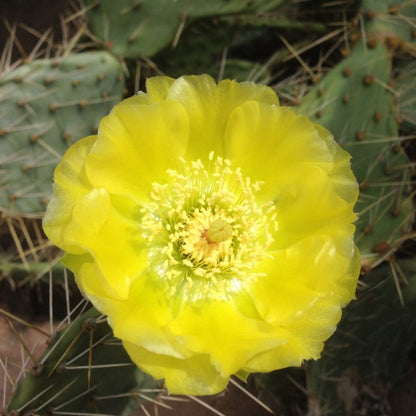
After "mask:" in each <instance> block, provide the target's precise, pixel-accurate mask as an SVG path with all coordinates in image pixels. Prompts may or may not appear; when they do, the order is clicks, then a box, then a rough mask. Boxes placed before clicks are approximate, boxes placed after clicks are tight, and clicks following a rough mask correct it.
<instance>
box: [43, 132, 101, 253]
mask: <svg viewBox="0 0 416 416" xmlns="http://www.w3.org/2000/svg"><path fill="white" fill-rule="evenodd" d="M95 140H96V136H89V137H86V138H84V139H82V140H79V141H78V142H76V143H75V144H74V145H73V146H71V147H70V148H69V149H68V150H67V152H66V153H65V156H64V157H63V158H62V160H61V162H60V163H59V165H58V166H57V168H56V169H55V173H54V180H55V184H54V189H53V191H54V192H53V195H52V198H51V201H50V202H49V204H48V207H47V209H46V212H45V216H44V218H43V228H44V230H45V233H46V235H47V236H48V237H49V239H50V240H51V241H53V242H54V243H55V244H56V245H58V246H59V247H61V248H62V249H63V250H66V251H69V252H72V253H82V252H85V250H83V249H80V247H79V246H78V245H77V244H72V242H69V241H68V240H67V238H66V230H67V227H68V225H69V223H70V222H71V221H72V218H71V217H72V211H73V208H74V206H75V205H76V204H77V202H78V201H79V200H80V199H82V198H84V197H85V196H86V195H87V194H88V193H89V192H90V191H91V189H92V187H91V184H90V183H89V181H88V178H87V177H86V175H85V171H84V164H85V160H86V158H87V155H88V153H89V151H90V149H91V147H92V146H93V144H94V143H95Z"/></svg>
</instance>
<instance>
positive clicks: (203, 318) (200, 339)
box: [169, 301, 285, 376]
mask: <svg viewBox="0 0 416 416" xmlns="http://www.w3.org/2000/svg"><path fill="white" fill-rule="evenodd" d="M169 328H170V329H171V331H172V333H173V334H174V335H175V337H176V338H177V339H179V340H180V342H181V343H183V344H184V345H186V346H187V347H188V348H189V349H190V350H191V351H194V352H195V353H199V354H208V355H210V356H211V360H212V362H213V363H214V364H215V366H216V367H217V369H218V370H219V371H220V372H221V373H222V374H224V375H226V376H230V375H231V374H234V373H236V372H237V371H238V370H239V369H241V368H242V367H243V366H244V363H245V362H246V361H247V360H248V359H249V358H251V357H252V356H253V355H255V354H256V353H258V352H259V351H265V350H269V349H271V348H273V347H276V346H277V345H280V344H282V343H284V342H285V332H284V331H281V330H279V328H276V327H273V326H271V325H269V324H267V323H266V322H264V321H262V320H257V319H249V318H247V317H246V316H245V315H242V314H241V312H240V311H239V310H238V309H237V308H236V306H235V305H234V303H233V302H232V301H228V302H227V301H223V302H221V301H218V302H209V301H208V302H205V303H202V304H201V305H198V306H196V305H185V306H184V308H183V309H182V311H181V313H180V315H179V316H178V317H177V318H176V319H175V320H174V321H173V322H172V323H171V324H170V325H169ZM237 346H238V347H237ZM236 347H237V348H236Z"/></svg>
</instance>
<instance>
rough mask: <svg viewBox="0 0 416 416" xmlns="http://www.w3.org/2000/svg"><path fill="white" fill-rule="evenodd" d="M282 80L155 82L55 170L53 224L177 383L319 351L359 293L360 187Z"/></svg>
mask: <svg viewBox="0 0 416 416" xmlns="http://www.w3.org/2000/svg"><path fill="white" fill-rule="evenodd" d="M349 159H350V157H349V155H348V153H346V152H345V151H343V150H342V149H341V148H340V147H339V146H338V145H337V144H336V143H335V142H334V140H333V138H332V136H331V134H330V133H329V132H328V131H327V130H325V129H324V128H323V127H321V126H318V125H316V124H313V123H312V122H311V121H310V120H308V119H307V118H306V117H304V116H299V115H296V113H295V112H294V110H292V109H291V108H288V107H280V106H279V103H278V98H277V97H276V95H275V93H274V92H273V90H272V89H270V88H268V87H266V86H260V85H255V84H252V83H237V82H235V81H230V80H225V81H222V82H220V83H219V84H218V85H216V84H215V82H214V81H213V79H212V78H210V77H209V76H206V75H203V76H186V77H181V78H179V79H177V80H173V79H171V78H167V77H155V78H151V79H149V80H148V81H147V93H146V94H145V93H139V94H138V95H136V96H134V97H131V98H129V99H127V100H124V101H123V102H121V103H120V104H118V105H117V106H115V108H114V109H113V110H112V112H111V113H110V114H109V115H108V116H107V117H105V118H104V119H103V120H102V121H101V123H100V126H99V130H98V134H97V135H96V136H90V137H86V138H85V139H83V140H81V141H79V142H77V143H76V144H75V145H73V146H72V147H71V148H70V149H69V150H68V151H67V153H66V154H65V155H64V156H63V158H62V161H61V162H60V163H59V165H58V167H57V168H56V171H55V187H54V194H53V197H52V200H51V202H50V204H49V206H48V209H47V211H46V215H45V218H44V228H45V231H46V233H47V235H48V236H49V238H50V239H51V241H52V242H54V243H55V244H56V245H57V246H59V247H61V248H62V249H63V250H64V251H65V252H66V254H65V256H64V259H63V261H64V263H65V265H67V266H68V267H69V268H70V269H71V270H73V271H74V273H75V276H76V279H77V282H78V284H79V286H80V288H81V289H82V291H83V292H84V293H85V295H86V296H87V297H88V298H89V299H90V300H91V301H92V302H93V303H94V305H95V306H96V307H97V308H98V309H99V310H100V311H102V312H103V313H105V314H107V315H108V319H109V322H110V324H111V326H112V328H113V329H114V333H115V335H116V336H117V337H119V338H120V339H121V340H122V341H123V345H124V347H125V348H126V350H127V351H128V353H129V354H130V356H131V358H132V360H133V361H134V362H135V363H136V364H137V365H138V366H139V367H140V368H141V369H143V370H144V371H146V372H148V373H150V374H151V375H153V376H154V377H155V378H164V379H165V383H166V385H167V388H168V389H169V391H170V392H171V393H184V394H212V393H216V392H218V391H220V390H222V389H223V388H224V387H225V386H226V384H227V382H228V380H229V377H230V376H231V375H233V374H237V375H238V376H240V377H245V376H247V375H248V374H249V373H252V372H265V371H271V370H275V369H279V368H283V367H287V366H297V365H299V364H301V362H302V360H304V359H311V358H318V357H319V355H320V352H321V350H322V348H323V342H324V341H325V340H326V339H327V338H328V337H329V336H330V335H331V334H332V333H333V331H334V330H335V327H336V325H337V323H338V321H339V319H340V316H341V308H342V306H344V305H345V304H346V303H347V302H349V301H350V300H351V299H352V298H353V297H354V291H355V286H356V281H357V276H358V273H359V256H358V252H357V249H356V248H355V245H354V242H353V234H354V226H353V224H352V223H353V222H354V220H355V214H354V213H353V207H354V204H355V202H356V199H357V193H358V190H357V189H358V188H357V183H356V180H355V178H354V176H353V174H352V172H351V170H350V161H349Z"/></svg>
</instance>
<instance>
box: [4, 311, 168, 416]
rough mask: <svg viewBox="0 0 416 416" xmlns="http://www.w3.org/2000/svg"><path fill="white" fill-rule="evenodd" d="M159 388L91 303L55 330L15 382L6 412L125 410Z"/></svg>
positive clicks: (39, 412) (101, 411)
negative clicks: (34, 361)
mask: <svg viewBox="0 0 416 416" xmlns="http://www.w3.org/2000/svg"><path fill="white" fill-rule="evenodd" d="M160 389H161V382H160V381H155V380H154V379H153V378H152V377H150V376H148V375H147V374H145V373H143V372H142V371H140V370H139V369H138V368H137V367H136V366H135V365H134V364H133V363H132V362H131V360H130V359H129V357H128V355H127V353H126V352H125V351H124V349H123V347H122V345H121V342H120V341H118V340H116V339H114V338H113V335H112V331H111V329H110V327H109V326H108V324H107V323H106V321H105V319H104V318H100V314H99V312H98V311H97V310H96V309H94V308H92V309H90V310H89V311H88V312H86V313H85V314H83V315H81V316H80V317H78V318H77V319H76V320H74V321H73V322H72V323H71V325H69V326H68V327H67V328H65V329H63V330H62V331H60V332H59V333H58V334H57V335H56V337H55V338H54V340H53V342H52V343H51V344H50V345H49V347H48V349H47V350H46V351H45V353H44V354H43V355H42V356H41V357H40V359H39V362H38V364H37V365H36V366H35V367H34V368H33V370H32V371H31V373H30V374H28V375H27V376H26V378H25V379H24V380H23V381H22V382H21V383H20V384H19V385H18V387H17V390H16V392H15V394H14V396H13V397H12V399H11V401H10V403H9V405H8V407H7V412H8V413H7V414H9V415H27V414H36V415H50V414H59V412H62V414H90V413H93V414H112V415H128V414H130V412H131V410H132V409H133V408H134V407H137V405H138V404H140V403H143V402H145V401H146V400H147V398H152V397H155V396H157V395H158V394H159V392H160ZM55 412H56V413H55Z"/></svg>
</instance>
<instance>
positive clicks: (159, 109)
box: [86, 95, 188, 203]
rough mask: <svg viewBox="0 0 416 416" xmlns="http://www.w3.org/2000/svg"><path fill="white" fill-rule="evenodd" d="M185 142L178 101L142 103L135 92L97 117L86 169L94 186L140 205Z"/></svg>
mask: <svg viewBox="0 0 416 416" xmlns="http://www.w3.org/2000/svg"><path fill="white" fill-rule="evenodd" d="M149 120H151V122H149ZM187 144H188V116H187V114H186V112H185V110H184V108H183V107H182V106H181V105H180V104H178V103H174V102H168V101H165V102H161V103H156V104H148V105H144V104H142V98H141V96H140V95H139V96H135V97H132V98H130V99H128V100H125V101H123V103H122V104H119V105H118V106H116V107H114V109H113V111H112V112H111V113H110V115H108V116H107V117H105V118H104V119H103V120H102V121H101V123H100V127H99V130H98V138H97V142H96V143H95V145H94V151H93V152H91V154H90V155H89V156H88V158H87V161H86V172H87V175H88V178H89V180H90V181H91V183H92V184H93V185H94V186H95V187H105V188H106V190H107V191H108V192H109V193H111V194H115V195H122V196H125V197H128V198H131V199H133V200H134V201H136V203H140V202H142V201H144V200H147V199H148V196H149V192H150V189H151V185H152V183H153V182H157V181H160V180H163V178H164V176H165V175H166V170H167V169H174V168H175V167H176V166H177V164H178V162H179V157H180V156H182V155H184V154H185V151H186V147H187Z"/></svg>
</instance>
